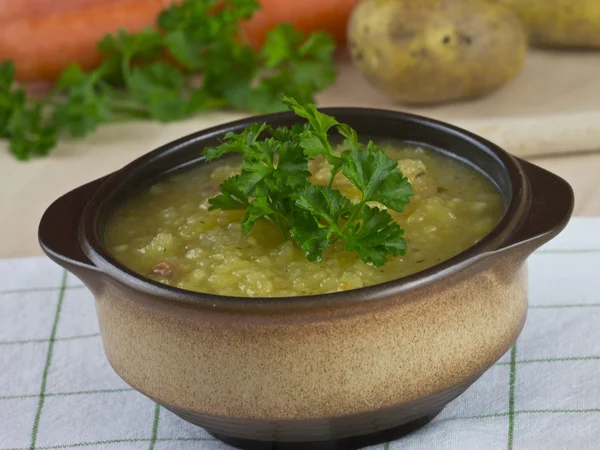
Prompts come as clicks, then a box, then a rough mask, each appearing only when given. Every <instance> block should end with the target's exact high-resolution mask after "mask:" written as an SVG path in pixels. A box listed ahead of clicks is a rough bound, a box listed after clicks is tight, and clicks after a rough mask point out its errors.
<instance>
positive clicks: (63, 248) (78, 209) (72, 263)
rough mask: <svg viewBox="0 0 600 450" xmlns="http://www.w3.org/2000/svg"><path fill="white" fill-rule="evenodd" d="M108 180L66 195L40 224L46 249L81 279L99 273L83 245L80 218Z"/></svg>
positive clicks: (89, 184) (52, 205) (91, 184)
mask: <svg viewBox="0 0 600 450" xmlns="http://www.w3.org/2000/svg"><path fill="white" fill-rule="evenodd" d="M106 178H107V177H103V178H99V179H97V180H95V181H92V182H91V183H88V184H85V185H83V186H81V187H78V188H77V189H74V190H72V191H71V192H69V193H67V194H65V195H63V196H62V197H60V198H59V199H58V200H56V201H55V202H54V203H52V204H51V205H50V206H49V207H48V209H47V210H46V212H45V213H44V215H43V216H42V220H41V221H40V225H39V228H38V239H39V242H40V245H41V247H42V250H43V251H44V252H45V253H46V254H47V255H48V256H49V257H50V259H52V260H53V261H54V262H56V263H57V264H59V265H61V266H62V267H64V268H65V269H67V270H69V271H70V272H73V273H74V274H75V275H77V276H80V275H81V274H82V273H83V272H87V271H93V272H97V271H98V269H97V268H96V266H94V265H93V264H92V262H91V261H90V260H89V259H88V258H87V256H86V255H85V253H83V250H82V249H81V246H80V245H79V218H80V217H81V213H82V212H83V209H84V208H85V206H86V205H87V203H88V201H89V200H90V198H91V197H92V195H93V194H94V192H96V190H97V189H98V188H99V187H100V185H101V184H102V183H103V182H104V180H105V179H106Z"/></svg>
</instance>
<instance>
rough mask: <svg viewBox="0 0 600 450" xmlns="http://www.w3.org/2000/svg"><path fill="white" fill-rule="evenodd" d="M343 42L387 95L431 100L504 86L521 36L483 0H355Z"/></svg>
mask: <svg viewBox="0 0 600 450" xmlns="http://www.w3.org/2000/svg"><path fill="white" fill-rule="evenodd" d="M598 1H600V0H598ZM348 45H349V49H350V53H351V55H352V59H353V61H354V63H355V64H356V66H357V67H358V68H359V70H360V71H361V72H362V73H363V74H364V75H365V77H366V78H367V80H369V82H370V83H372V84H373V85H374V86H375V87H376V88H378V89H379V90H380V91H382V92H383V93H385V94H387V95H388V96H389V97H390V98H391V99H392V100H395V101H397V102H401V103H406V104H434V103H443V102H450V101H456V100H461V99H468V98H473V97H479V96H481V95H484V94H487V93H489V92H491V91H493V90H495V89H496V88H498V87H500V86H501V85H503V84H505V83H506V82H507V81H508V80H510V79H511V78H513V77H514V76H515V75H516V74H517V73H518V72H519V70H520V69H521V66H522V64H523V60H524V58H525V53H526V48H527V38H526V35H525V32H524V30H523V27H522V26H521V24H520V21H519V19H518V18H517V17H516V15H515V14H514V13H513V12H512V11H510V10H509V9H508V8H506V7H504V6H503V5H499V4H495V3H491V2H490V1H489V0H419V1H414V0H363V1H362V2H361V3H360V4H359V5H358V6H357V7H356V8H355V9H354V11H353V13H352V16H351V18H350V21H349V24H348Z"/></svg>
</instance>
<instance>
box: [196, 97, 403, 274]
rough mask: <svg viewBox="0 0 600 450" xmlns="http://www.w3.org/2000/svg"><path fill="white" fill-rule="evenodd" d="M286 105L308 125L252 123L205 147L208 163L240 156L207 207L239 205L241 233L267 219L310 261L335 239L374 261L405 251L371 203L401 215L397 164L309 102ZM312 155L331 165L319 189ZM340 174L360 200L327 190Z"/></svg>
mask: <svg viewBox="0 0 600 450" xmlns="http://www.w3.org/2000/svg"><path fill="white" fill-rule="evenodd" d="M284 103H285V104H287V105H288V106H289V108H290V109H292V110H293V111H294V112H295V113H296V114H297V115H298V116H301V117H303V118H305V119H306V120H307V122H306V123H305V124H303V125H295V126H293V127H281V128H273V127H271V126H269V125H267V124H253V125H251V126H249V127H247V128H246V129H245V130H244V131H243V132H241V133H228V134H227V135H226V136H225V137H224V138H223V141H222V143H221V145H219V146H218V147H212V148H207V149H206V150H205V151H204V156H205V157H206V159H207V160H213V159H216V158H219V157H220V156H221V155H223V154H225V153H230V152H235V153H239V154H241V156H242V169H241V173H240V174H238V175H234V176H232V177H230V178H228V179H227V180H225V181H224V182H223V183H222V184H221V186H220V189H221V193H220V194H219V195H217V196H216V197H213V198H211V199H210V200H209V203H210V209H223V210H227V209H241V210H245V214H244V217H243V219H242V229H243V231H244V232H245V233H249V232H250V230H251V229H252V227H253V226H254V224H255V223H256V222H257V221H259V220H263V219H264V220H267V221H269V222H271V223H272V224H274V225H275V226H276V227H277V228H278V229H279V232H280V233H281V235H282V236H283V238H284V239H285V240H287V239H291V240H293V241H294V242H295V243H296V244H297V245H298V246H299V247H300V248H301V249H302V250H303V251H304V253H305V254H306V256H307V258H308V259H309V260H310V261H322V259H323V254H324V252H325V250H326V249H327V248H328V247H330V246H331V245H332V244H333V243H335V242H336V241H338V240H340V239H341V240H343V241H344V248H345V250H347V251H350V252H356V253H357V254H358V255H359V256H360V258H361V259H362V260H363V261H364V262H365V263H371V264H373V265H375V266H382V265H384V264H385V263H386V262H387V261H388V256H397V255H403V254H404V253H405V251H406V241H405V239H404V236H403V235H404V231H403V230H402V228H400V225H399V224H398V223H396V222H395V221H394V219H393V218H392V216H391V215H390V214H389V213H388V212H387V211H386V210H385V209H384V208H379V207H378V206H376V205H373V204H372V202H376V203H378V204H381V205H383V206H385V207H386V208H389V209H391V210H394V211H397V212H402V210H403V209H404V206H405V205H406V204H408V202H409V201H410V197H411V196H412V195H413V192H412V186H411V184H410V183H409V181H408V180H407V179H406V178H405V177H404V176H403V175H402V173H401V172H400V170H399V169H398V162H397V161H394V160H393V159H391V158H390V157H389V156H388V155H386V154H385V152H384V151H383V150H382V149H381V148H380V147H378V146H377V145H375V144H374V143H373V142H372V141H369V142H368V143H367V144H366V145H363V144H361V143H360V142H359V140H358V136H357V134H356V132H355V131H354V130H353V129H352V128H351V127H349V126H348V125H346V124H342V123H339V122H338V121H337V120H336V119H335V118H334V117H331V116H328V115H326V114H323V113H321V112H320V111H318V110H317V108H316V107H315V106H314V105H313V104H307V105H306V106H303V105H302V104H301V103H300V102H298V101H296V100H295V99H293V98H290V97H284ZM332 130H335V131H337V132H338V133H339V134H340V135H342V136H343V138H344V140H343V143H342V145H341V147H342V148H344V150H343V151H341V152H336V151H335V149H334V147H333V146H332V144H331V143H330V140H329V134H330V132H331V131H332ZM318 157H323V158H325V160H326V161H327V163H328V166H329V169H330V178H329V182H328V183H327V185H325V186H321V185H317V184H313V183H311V181H310V178H311V173H310V172H309V170H308V162H309V160H312V159H315V158H318ZM340 171H341V172H342V173H343V174H344V176H346V178H348V180H349V181H350V182H351V183H352V184H353V185H354V186H355V187H356V188H357V189H358V190H359V191H360V192H361V198H360V201H358V203H353V202H352V201H350V200H349V199H348V198H346V197H344V195H343V194H342V193H341V192H340V191H339V190H337V189H333V188H332V185H333V181H334V179H335V177H336V176H337V175H338V174H339V172H340Z"/></svg>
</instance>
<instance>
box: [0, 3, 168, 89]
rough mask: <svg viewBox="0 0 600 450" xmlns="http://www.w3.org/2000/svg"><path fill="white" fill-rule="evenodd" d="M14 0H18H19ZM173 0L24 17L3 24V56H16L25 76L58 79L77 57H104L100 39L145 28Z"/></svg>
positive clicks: (92, 62)
mask: <svg viewBox="0 0 600 450" xmlns="http://www.w3.org/2000/svg"><path fill="white" fill-rule="evenodd" d="M13 1H14V0H13ZM18 1H20V0H18ZM171 3H173V0H123V1H120V2H111V3H107V4H101V5H96V6H91V7H88V8H83V9H77V10H72V11H63V12H60V13H56V14H50V15H44V16H39V17H34V18H31V19H22V20H16V21H12V22H7V23H4V24H2V25H1V26H0V61H4V60H13V61H14V62H15V66H16V70H17V79H18V80H19V81H23V82H28V81H38V80H54V79H56V78H57V77H58V75H60V73H61V72H62V71H63V70H64V69H65V67H67V66H68V65H69V64H71V63H73V62H77V63H79V64H80V65H81V66H82V67H83V68H84V69H91V68H94V67H95V66H97V65H98V64H99V62H100V60H101V59H100V54H99V53H98V51H97V50H96V43H97V42H98V41H99V40H100V39H102V38H103V37H104V35H105V34H106V33H110V32H114V31H117V30H118V29H121V28H124V29H126V30H128V31H130V32H136V31H139V30H141V29H143V28H145V27H147V26H149V25H151V24H153V23H154V21H155V20H156V16H157V15H158V14H159V12H160V11H162V10H163V9H164V8H166V7H167V6H168V5H169V4H171Z"/></svg>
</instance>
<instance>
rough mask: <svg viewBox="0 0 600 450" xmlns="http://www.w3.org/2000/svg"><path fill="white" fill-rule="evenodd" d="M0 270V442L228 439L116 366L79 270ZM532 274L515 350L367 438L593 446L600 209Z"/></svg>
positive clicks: (112, 446) (122, 444) (191, 443)
mask: <svg viewBox="0 0 600 450" xmlns="http://www.w3.org/2000/svg"><path fill="white" fill-rule="evenodd" d="M0 274H3V275H2V277H1V278H0V450H7V449H23V450H26V449H32V450H33V449H50V448H52V449H76V448H77V449H79V448H85V449H98V450H100V449H107V450H117V449H118V450H121V449H127V450H130V449H156V450H167V449H177V450H179V449H183V450H185V449H210V450H212V449H226V448H229V447H228V446H226V445H225V444H222V443H220V442H218V441H215V440H213V439H212V438H211V437H210V435H208V434H207V433H206V432H205V431H204V430H202V429H200V428H197V427H195V426H193V425H191V424H188V423H186V422H185V421H183V420H181V419H179V418H178V417H176V416H174V415H173V414H171V413H170V412H168V411H166V410H164V409H163V408H159V407H157V405H155V404H154V403H153V402H152V401H150V400H148V399H147V398H146V397H144V396H143V395H141V394H139V393H137V392H135V391H133V390H131V389H130V388H129V386H127V385H126V384H125V383H124V382H123V381H122V380H121V379H120V378H119V377H118V376H117V375H116V374H115V373H114V372H113V370H112V369H111V368H110V366H109V364H108V363H107V361H106V359H105V357H104V354H103V351H102V343H101V340H100V336H99V334H98V325H97V321H96V314H95V310H94V302H93V299H92V296H91V294H90V293H89V292H88V291H87V290H86V289H85V288H84V287H82V286H81V284H80V283H79V281H78V280H76V279H75V278H74V277H72V276H70V275H69V276H67V275H66V274H65V272H64V271H63V270H62V269H61V268H60V267H58V266H56V265H55V264H54V263H52V262H51V261H50V260H48V259H46V258H27V259H14V260H0ZM529 276H530V299H529V303H530V309H529V315H528V319H527V324H526V326H525V329H524V330H523V333H522V334H521V337H520V338H519V340H518V342H517V345H516V347H515V349H514V351H512V352H509V353H508V354H506V355H505V356H504V357H503V358H502V359H501V360H500V361H499V362H498V363H497V364H496V365H495V366H493V367H492V368H491V369H490V370H489V371H488V372H486V373H485V374H484V376H483V377H482V378H480V379H479V380H478V381H477V382H476V383H475V384H474V385H473V386H472V387H471V388H470V389H469V390H468V391H467V392H466V393H465V394H463V395H462V396H461V397H459V398H458V399H457V400H455V401H454V402H452V403H451V404H450V405H449V406H448V407H447V408H446V409H445V410H444V411H443V412H442V413H441V414H440V415H439V416H438V417H437V418H436V419H435V420H434V421H433V422H432V423H431V424H429V425H428V426H426V427H424V428H422V429H421V430H419V431H417V432H415V433H414V434H412V435H409V436H407V437H405V438H403V439H401V440H398V441H395V442H391V443H388V444H383V445H380V446H376V447H373V448H377V449H402V450H406V449H428V450H429V449H431V450H438V449H439V450H453V449H460V450H470V449H473V450H494V449H509V450H510V449H515V450H516V449H519V450H521V449H533V450H536V449H540V450H546V449H577V450H586V449H589V450H592V449H600V218H585V219H584V218H576V219H573V220H572V222H571V223H570V225H569V226H568V227H567V229H566V230H565V231H564V232H563V233H562V234H561V235H560V236H558V237H557V238H556V239H554V240H553V241H551V242H550V243H549V244H547V245H546V246H544V247H543V248H542V249H540V250H539V251H538V252H536V253H535V254H534V255H532V257H531V258H530V260H529ZM511 381H513V382H514V383H511Z"/></svg>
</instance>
